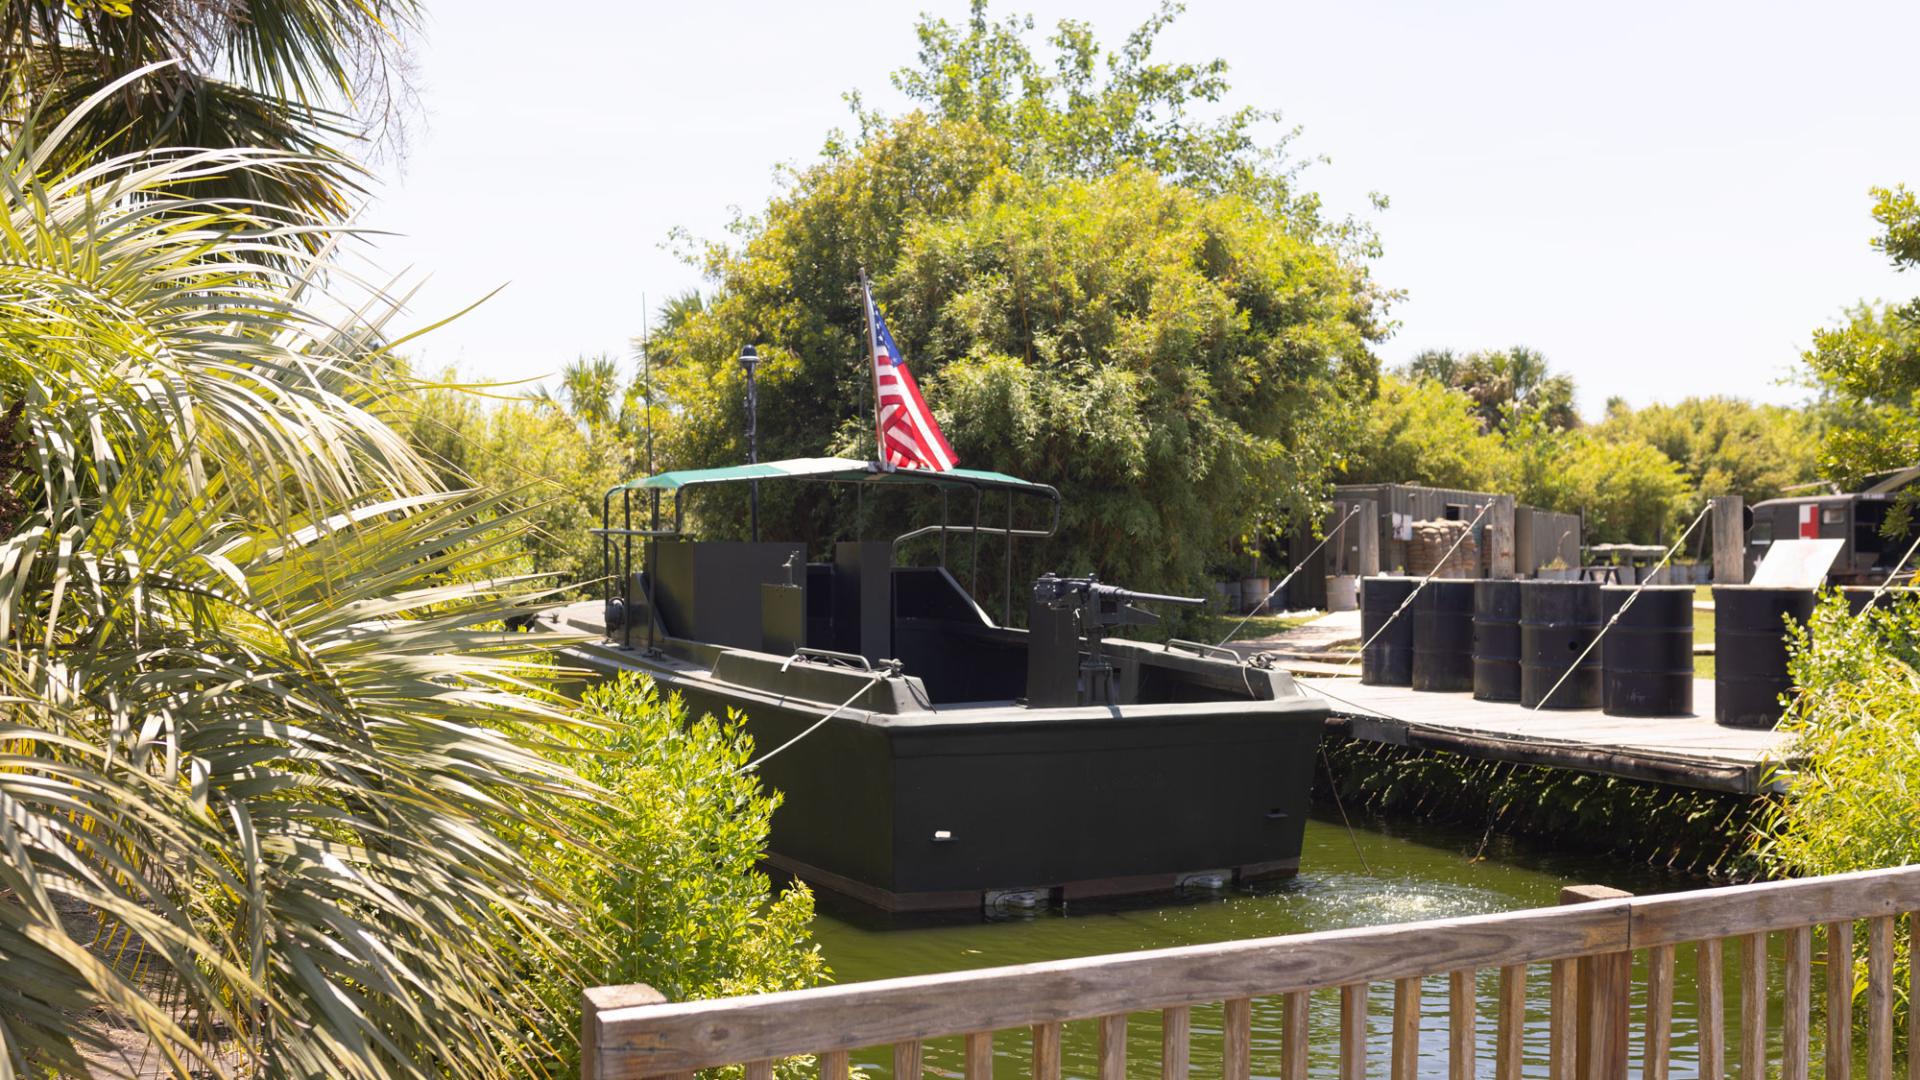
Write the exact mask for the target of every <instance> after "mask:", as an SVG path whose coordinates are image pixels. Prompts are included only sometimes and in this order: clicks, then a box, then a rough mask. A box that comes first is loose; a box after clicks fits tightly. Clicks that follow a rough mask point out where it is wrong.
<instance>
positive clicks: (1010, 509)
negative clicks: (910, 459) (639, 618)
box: [589, 457, 1060, 649]
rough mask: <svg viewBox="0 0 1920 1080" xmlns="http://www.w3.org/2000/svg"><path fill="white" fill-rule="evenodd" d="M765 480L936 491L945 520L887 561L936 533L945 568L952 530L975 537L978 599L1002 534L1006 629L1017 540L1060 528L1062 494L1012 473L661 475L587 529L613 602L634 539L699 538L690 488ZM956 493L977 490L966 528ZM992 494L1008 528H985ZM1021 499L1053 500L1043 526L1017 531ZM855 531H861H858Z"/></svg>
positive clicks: (838, 468)
mask: <svg viewBox="0 0 1920 1080" xmlns="http://www.w3.org/2000/svg"><path fill="white" fill-rule="evenodd" d="M761 480H797V481H811V482H814V483H826V484H850V485H854V486H855V488H856V490H860V489H864V488H865V487H867V486H869V485H875V486H883V487H900V486H906V485H924V486H927V487H932V488H934V489H936V490H938V491H939V492H940V523H939V524H937V525H925V526H921V527H919V528H916V529H910V530H908V531H907V532H904V533H901V534H900V535H899V536H896V537H894V538H893V540H892V546H893V556H892V557H891V558H890V559H889V562H891V563H893V564H894V565H898V564H899V552H900V548H901V547H902V546H903V545H905V544H907V543H910V542H912V541H914V540H916V539H919V538H922V537H926V536H933V535H936V534H937V535H938V536H939V537H940V556H939V565H940V566H941V567H945V566H946V564H947V539H948V536H949V535H950V534H953V533H959V534H963V535H969V536H971V538H972V540H973V558H972V559H971V560H970V563H969V565H970V566H971V567H972V577H973V580H972V581H971V582H969V584H968V593H969V595H971V596H973V597H976V598H977V597H978V595H979V593H978V587H979V573H980V570H979V566H980V537H981V536H998V537H1001V538H1002V542H1003V544H1004V547H1005V552H1004V555H1005V561H1006V578H1007V580H1006V582H1005V588H1004V590H1003V592H1004V595H1003V598H1002V603H1001V607H1002V612H1001V618H1002V624H1003V625H1004V624H1006V623H1007V622H1008V621H1009V620H1010V619H1011V616H1012V613H1013V578H1012V575H1013V548H1014V542H1015V541H1016V540H1019V539H1023V538H1024V539H1035V540H1044V539H1047V538H1050V537H1052V536H1054V535H1055V534H1057V533H1058V532H1059V531H1060V492H1059V490H1058V489H1057V488H1055V487H1053V486H1052V485H1051V484H1039V483H1034V482H1033V481H1031V480H1022V479H1020V478H1019V477H1017V476H1009V475H1007V474H1006V473H999V472H990V471H987V470H983V469H945V470H939V471H935V470H931V469H911V468H908V469H903V468H897V467H895V466H892V465H887V464H885V463H883V462H878V461H861V460H858V459H856V458H830V457H823V458H790V459H787V460H783V461H765V462H758V463H754V464H747V465H727V466H721V467H719V468H711V469H677V470H673V471H670V472H663V473H658V474H655V475H653V476H642V477H636V478H635V479H632V480H628V481H625V482H623V483H619V484H615V485H614V486H613V487H611V488H608V489H607V491H606V493H605V494H604V495H602V496H601V499H600V528H598V529H592V530H589V531H590V532H592V533H593V534H595V535H597V536H598V537H600V543H601V558H602V561H603V565H604V566H605V567H606V569H607V570H608V573H607V574H606V575H605V578H606V581H607V588H606V593H607V599H609V600H611V599H612V598H613V596H614V594H615V591H616V590H615V586H614V579H615V577H616V572H614V570H613V566H614V564H615V563H616V562H618V563H619V564H620V567H621V569H620V570H619V571H618V572H617V576H618V578H619V579H621V581H622V582H623V583H627V584H630V582H631V577H632V567H633V541H634V539H635V538H636V537H637V538H640V539H641V540H643V541H644V542H645V543H647V544H648V545H651V544H653V543H655V542H657V541H659V540H692V539H694V538H693V537H692V536H690V535H688V533H687V531H686V495H687V493H688V492H689V491H691V490H692V489H694V488H698V487H710V486H716V485H720V484H737V483H752V484H758V482H759V481H761ZM956 489H959V490H962V491H971V492H972V493H973V524H971V525H968V524H965V523H957V524H956V523H953V522H952V521H951V513H950V509H951V507H950V497H951V495H952V493H953V492H954V491H955V490H956ZM988 491H1004V492H1006V496H1007V516H1006V524H1005V525H1004V526H996V525H985V524H982V521H981V515H982V512H983V510H984V509H985V507H984V503H985V496H986V493H987V492H988ZM635 494H647V495H650V496H652V498H650V499H649V500H648V501H649V502H650V503H651V504H652V505H651V506H650V507H648V510H649V511H650V514H649V518H650V524H649V527H647V528H641V529H636V528H634V527H633V516H634V515H633V509H634V507H633V497H634V495H635ZM666 494H671V495H672V496H673V526H672V527H671V528H662V527H661V521H660V503H659V497H660V496H661V495H666ZM616 495H617V496H620V500H621V503H622V514H621V519H622V522H623V524H622V525H621V526H615V525H614V515H613V500H614V497H615V496H616ZM1016 495H1029V496H1033V497H1035V498H1043V499H1046V500H1047V502H1048V504H1049V505H1050V507H1051V510H1052V513H1051V516H1050V519H1049V520H1048V522H1047V525H1046V527H1045V528H1044V529H1040V528H1034V529H1021V528H1015V527H1014V496H1016ZM860 517H861V518H862V519H864V514H862V515H860ZM857 531H858V529H857V526H856V532H857ZM758 538H759V537H758V536H757V535H756V536H755V537H754V539H756V540H757V539H758ZM643 554H644V553H643ZM648 585H649V588H651V585H652V582H651V581H649V583H648ZM619 591H620V592H622V593H624V592H625V587H624V586H623V587H622V588H621V589H620V590H619ZM631 599H632V598H631V597H630V596H629V597H628V602H629V609H631ZM648 602H649V608H650V609H651V604H652V597H651V596H649V598H648ZM976 602H977V599H976ZM648 630H649V633H648V638H649V641H648V646H649V649H651V648H652V637H653V635H652V632H651V631H652V627H651V625H649V627H648ZM628 644H631V642H630V641H629V642H628Z"/></svg>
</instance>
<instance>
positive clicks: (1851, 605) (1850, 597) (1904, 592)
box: [1840, 585, 1920, 615]
mask: <svg viewBox="0 0 1920 1080" xmlns="http://www.w3.org/2000/svg"><path fill="white" fill-rule="evenodd" d="M1879 589H1880V586H1878V585H1847V586H1844V587H1842V588H1841V590H1840V595H1841V596H1844V597H1846V598H1847V611H1848V613H1849V614H1853V615H1858V614H1860V613H1861V612H1862V611H1864V610H1866V607H1867V601H1869V600H1872V599H1873V594H1874V593H1876V592H1878V591H1879ZM1915 595H1920V589H1915V588H1914V587H1913V586H1911V585H1895V586H1893V587H1892V588H1890V589H1888V590H1887V591H1886V592H1884V593H1881V594H1880V599H1879V601H1878V602H1877V603H1875V604H1874V605H1873V606H1874V607H1876V608H1890V607H1892V606H1894V605H1895V604H1898V603H1900V602H1901V601H1903V600H1910V599H1912V598H1913V597H1914V596H1915Z"/></svg>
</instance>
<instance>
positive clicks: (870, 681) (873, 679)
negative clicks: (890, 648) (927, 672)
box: [734, 660, 892, 776]
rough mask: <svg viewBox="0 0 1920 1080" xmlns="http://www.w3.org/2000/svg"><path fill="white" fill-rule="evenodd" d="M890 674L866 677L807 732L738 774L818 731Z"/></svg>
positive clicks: (883, 670)
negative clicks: (864, 680)
mask: <svg viewBox="0 0 1920 1080" xmlns="http://www.w3.org/2000/svg"><path fill="white" fill-rule="evenodd" d="M787 662H788V663H792V662H793V661H791V660H789V661H787ZM890 674H892V669H890V668H881V669H880V670H879V671H876V672H874V673H873V674H872V675H869V676H868V677H867V681H866V682H864V683H861V684H860V689H858V690H855V691H854V692H853V693H852V694H851V695H849V696H848V698H847V700H845V701H843V702H841V703H840V704H838V705H835V706H834V707H833V709H832V711H830V712H828V713H827V714H826V715H825V716H822V717H821V718H820V719H818V720H815V721H814V722H813V724H812V725H811V726H810V727H808V728H807V730H805V731H803V732H801V733H800V734H798V735H795V736H794V737H793V738H791V739H788V740H787V741H786V742H783V743H781V744H780V745H779V746H776V747H774V748H773V749H771V750H769V751H767V752H766V753H765V754H762V755H761V756H760V757H758V758H756V759H754V760H752V761H749V762H747V763H746V764H745V765H742V766H740V773H749V772H752V771H753V770H755V769H757V768H759V767H760V766H762V765H765V764H766V763H767V762H768V761H771V760H772V759H773V756H774V755H775V754H778V753H780V752H781V751H782V750H785V749H786V748H787V747H789V746H792V745H793V744H794V743H797V742H799V741H800V740H801V739H804V738H806V737H807V736H809V735H811V734H813V733H814V732H815V731H818V730H819V729H820V725H822V724H824V723H826V722H827V721H829V720H831V719H833V718H834V717H836V716H838V715H840V710H841V709H844V708H846V707H847V706H849V705H851V704H853V701H854V698H857V697H859V696H860V695H861V694H864V693H866V692H867V691H868V690H870V689H872V688H873V687H874V685H875V684H877V683H879V681H880V680H881V679H884V678H886V677H887V676H888V675H890ZM734 775H736V776H737V775H739V773H735V774H734Z"/></svg>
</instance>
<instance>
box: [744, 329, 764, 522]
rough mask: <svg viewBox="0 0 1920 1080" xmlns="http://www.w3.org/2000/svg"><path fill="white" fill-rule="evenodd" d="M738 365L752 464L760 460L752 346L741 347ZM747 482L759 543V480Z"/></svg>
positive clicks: (755, 358) (756, 358)
mask: <svg viewBox="0 0 1920 1080" xmlns="http://www.w3.org/2000/svg"><path fill="white" fill-rule="evenodd" d="M740 366H741V368H743V369H745V371H746V373H747V464H749V465H754V464H757V463H758V462H759V461H760V432H759V422H760V418H759V412H760V393H759V389H758V384H757V383H756V382H755V381H754V377H753V371H754V369H755V368H757V367H759V366H760V356H759V354H757V353H755V352H754V351H753V346H751V345H746V346H742V347H741V349H740ZM747 483H748V488H749V494H748V496H747V498H748V499H749V500H750V502H751V507H752V509H751V510H750V512H749V513H750V515H751V516H750V517H749V521H750V522H751V523H752V525H751V528H752V536H753V541H754V542H755V543H759V542H760V481H758V480H750V481H748V482H747Z"/></svg>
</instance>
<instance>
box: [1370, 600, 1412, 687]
mask: <svg viewBox="0 0 1920 1080" xmlns="http://www.w3.org/2000/svg"><path fill="white" fill-rule="evenodd" d="M1419 584H1420V579H1418V578H1405V577H1370V578H1366V579H1364V580H1362V581H1361V582H1360V640H1361V641H1362V642H1372V644H1371V645H1367V646H1366V648H1365V649H1364V650H1362V652H1361V654H1360V681H1361V682H1363V683H1366V684H1367V685H1369V686H1412V685H1413V620H1412V619H1411V618H1409V617H1408V615H1406V614H1402V615H1401V616H1400V617H1399V618H1397V619H1396V618H1394V617H1393V614H1394V612H1396V611H1399V610H1400V605H1401V604H1402V603H1404V602H1405V601H1406V599H1407V596H1408V594H1410V593H1412V592H1413V590H1414V588H1415V587H1416V586H1418V585H1419ZM1382 627H1384V628H1385V629H1384V631H1383V630H1382Z"/></svg>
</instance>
